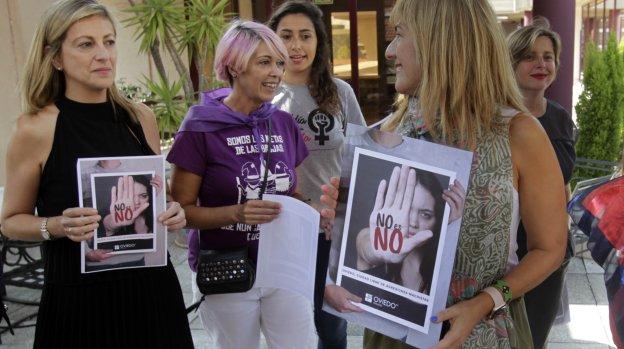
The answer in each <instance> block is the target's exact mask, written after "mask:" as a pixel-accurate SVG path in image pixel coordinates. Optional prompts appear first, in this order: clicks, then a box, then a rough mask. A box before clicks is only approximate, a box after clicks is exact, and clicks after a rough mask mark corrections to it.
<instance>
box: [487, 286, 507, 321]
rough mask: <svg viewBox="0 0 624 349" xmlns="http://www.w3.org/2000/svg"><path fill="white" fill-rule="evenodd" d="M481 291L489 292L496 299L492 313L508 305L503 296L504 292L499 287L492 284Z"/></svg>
mask: <svg viewBox="0 0 624 349" xmlns="http://www.w3.org/2000/svg"><path fill="white" fill-rule="evenodd" d="M481 292H483V293H487V294H489V295H490V297H492V300H493V301H494V308H493V309H492V313H491V314H494V313H496V312H497V311H499V310H500V309H502V308H504V307H505V306H506V305H507V302H505V299H504V298H503V294H502V293H501V292H500V291H499V290H498V289H497V288H495V287H492V286H490V287H486V288H484V289H483V290H481Z"/></svg>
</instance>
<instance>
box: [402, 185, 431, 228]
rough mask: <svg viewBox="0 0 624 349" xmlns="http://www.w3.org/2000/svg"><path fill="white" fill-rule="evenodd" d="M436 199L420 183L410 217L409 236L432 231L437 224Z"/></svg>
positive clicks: (415, 193)
mask: <svg viewBox="0 0 624 349" xmlns="http://www.w3.org/2000/svg"><path fill="white" fill-rule="evenodd" d="M434 209H435V199H434V198H433V195H431V193H430V192H429V190H427V189H426V188H425V187H424V186H422V185H421V184H420V183H418V184H417V185H416V188H415V189H414V199H412V207H411V209H410V215H409V222H410V223H409V230H408V236H413V235H415V234H416V233H418V232H420V231H424V230H431V231H433V228H434V226H435V224H436V212H435V210H434Z"/></svg>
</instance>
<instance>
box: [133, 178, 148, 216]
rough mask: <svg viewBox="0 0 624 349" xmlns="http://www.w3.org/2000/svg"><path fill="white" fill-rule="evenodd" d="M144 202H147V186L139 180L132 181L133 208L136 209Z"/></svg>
mask: <svg viewBox="0 0 624 349" xmlns="http://www.w3.org/2000/svg"><path fill="white" fill-rule="evenodd" d="M145 203H148V204H149V194H148V193H147V188H146V187H145V186H144V185H143V184H141V183H139V182H134V209H135V210H138V209H139V207H140V206H141V205H143V204H145Z"/></svg>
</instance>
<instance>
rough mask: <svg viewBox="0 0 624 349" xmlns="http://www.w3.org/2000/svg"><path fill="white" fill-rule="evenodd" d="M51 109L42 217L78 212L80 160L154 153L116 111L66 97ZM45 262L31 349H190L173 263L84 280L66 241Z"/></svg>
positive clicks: (51, 247) (53, 244)
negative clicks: (52, 123) (53, 114)
mask: <svg viewBox="0 0 624 349" xmlns="http://www.w3.org/2000/svg"><path fill="white" fill-rule="evenodd" d="M56 105H57V107H58V108H59V110H60V112H59V115H58V119H57V121H56V128H55V132H54V141H53V144H52V151H51V152H50V155H49V157H48V160H47V162H46V165H45V167H44V169H43V173H42V176H41V181H40V184H39V192H38V195H37V212H38V213H39V215H40V216H42V217H52V216H58V215H61V214H62V212H63V210H65V209H66V208H69V207H77V206H79V205H78V186H77V175H76V160H77V159H78V158H82V157H109V156H131V155H152V154H153V152H152V151H151V149H150V148H149V146H148V144H147V141H146V139H145V135H144V134H143V131H142V129H141V127H140V126H138V125H136V124H133V123H131V122H130V119H129V116H128V114H127V113H126V112H125V111H124V110H123V109H122V108H121V107H119V106H116V107H113V105H112V104H111V103H108V102H107V103H97V104H84V103H78V102H74V101H71V100H69V99H67V98H61V99H60V100H59V101H57V102H56ZM130 128H132V132H131V131H130ZM43 259H44V266H45V272H44V273H45V274H44V275H45V286H44V289H43V292H42V295H41V304H40V306H39V314H38V318H37V328H36V332H35V344H34V347H35V348H150V349H153V348H193V341H192V338H191V332H190V329H189V325H188V320H187V317H186V313H185V308H184V301H183V298H182V291H181V289H180V284H179V282H178V279H177V276H176V273H175V271H174V269H173V266H172V265H171V261H169V260H168V263H167V266H165V267H154V268H138V269H125V270H114V271H106V272H100V273H93V274H81V273H80V244H79V243H76V242H73V241H71V240H69V239H67V238H62V239H58V240H53V241H47V242H45V243H44V246H43Z"/></svg>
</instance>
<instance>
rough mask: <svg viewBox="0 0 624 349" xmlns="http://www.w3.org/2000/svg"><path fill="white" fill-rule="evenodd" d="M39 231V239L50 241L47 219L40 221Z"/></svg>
mask: <svg viewBox="0 0 624 349" xmlns="http://www.w3.org/2000/svg"><path fill="white" fill-rule="evenodd" d="M39 231H40V232H41V237H43V240H50V239H52V236H51V235H50V232H49V231H48V217H45V218H44V219H43V220H42V221H41V225H40V226H39Z"/></svg>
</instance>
